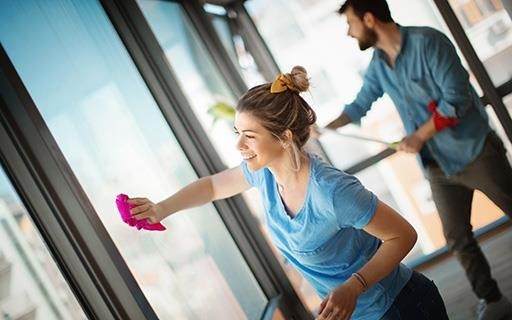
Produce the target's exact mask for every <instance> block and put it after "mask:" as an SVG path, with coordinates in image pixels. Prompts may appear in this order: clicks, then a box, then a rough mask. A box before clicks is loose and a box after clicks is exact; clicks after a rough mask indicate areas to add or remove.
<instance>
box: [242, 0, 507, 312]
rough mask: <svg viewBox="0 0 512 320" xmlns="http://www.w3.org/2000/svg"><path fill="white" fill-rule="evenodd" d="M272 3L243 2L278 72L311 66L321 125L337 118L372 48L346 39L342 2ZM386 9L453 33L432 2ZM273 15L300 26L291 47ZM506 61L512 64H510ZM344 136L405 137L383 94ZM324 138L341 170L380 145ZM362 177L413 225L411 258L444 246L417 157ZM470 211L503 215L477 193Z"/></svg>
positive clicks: (393, 160)
mask: <svg viewBox="0 0 512 320" xmlns="http://www.w3.org/2000/svg"><path fill="white" fill-rule="evenodd" d="M460 2H469V1H462V0H461V1H460ZM482 2H483V1H482ZM494 2H497V1H494ZM273 3H274V2H273V1H272V0H250V1H246V2H244V5H245V6H246V8H247V10H248V12H249V14H250V15H251V17H252V18H253V20H254V22H255V24H256V26H257V27H258V30H259V31H260V33H261V34H262V36H263V38H264V39H265V41H266V43H267V44H268V45H269V49H270V51H271V52H272V54H273V55H274V58H275V59H276V61H277V63H278V64H279V66H280V68H281V70H290V69H291V68H292V66H293V65H296V64H300V65H303V66H305V67H306V69H307V70H308V72H309V74H310V75H311V82H312V86H313V88H312V89H311V97H309V102H310V103H311V104H312V106H313V107H314V108H315V111H316V112H317V115H318V123H319V125H325V124H327V123H328V122H329V121H330V120H332V119H334V118H335V117H337V116H338V115H339V113H340V112H341V111H342V109H343V104H345V103H349V102H351V101H352V100H353V99H354V98H355V96H356V94H357V93H358V91H359V89H360V87H361V85H362V76H363V75H364V73H365V69H366V67H367V66H368V63H369V61H370V58H371V55H372V50H367V51H360V50H359V48H358V46H357V42H356V40H354V39H352V38H350V37H348V36H347V35H346V34H347V25H346V22H345V18H344V17H343V16H341V17H340V16H339V15H338V14H337V13H336V11H337V9H338V8H339V6H340V4H341V3H340V1H337V0H330V1H316V2H312V1H293V0H288V1H287V0H281V1H279V5H278V6H274V5H273ZM388 4H389V6H390V9H391V13H392V16H393V18H394V19H395V21H397V22H398V23H400V24H402V25H427V26H431V27H434V28H436V29H438V30H441V31H443V32H444V33H445V34H447V35H448V36H450V34H449V31H448V30H447V29H446V28H445V26H444V23H443V21H442V19H441V17H440V15H439V13H438V12H437V11H436V8H435V5H434V4H433V2H432V1H423V0H413V1H407V2H404V1H401V0H388ZM411 12H421V15H411V14H410V13H411ZM276 16H287V17H290V18H289V19H290V20H294V21H296V22H297V24H298V25H300V26H302V29H301V30H302V32H303V36H302V37H301V39H300V40H295V41H293V42H287V45H286V46H282V45H279V44H280V43H281V41H284V40H286V39H285V38H286V35H284V34H282V33H279V32H275V30H278V28H287V26H286V23H287V20H285V21H283V20H281V19H275V18H273V17H276ZM288 27H289V28H290V29H293V28H296V24H295V23H291V24H290V25H289V26H288ZM509 60H511V59H509ZM501 64H502V65H503V64H507V66H512V65H511V64H510V63H506V62H502V63H501ZM505 69H506V68H505ZM340 132H346V133H352V134H360V135H365V136H372V137H378V138H380V139H383V140H387V141H397V140H400V139H401V137H402V136H403V135H404V130H403V127H402V124H401V120H400V118H399V116H398V113H397V112H396V110H395V108H394V106H393V103H392V101H391V100H390V99H389V97H387V96H386V95H385V96H384V97H383V98H382V99H380V100H378V101H376V102H375V103H374V105H373V108H372V110H371V111H370V112H369V114H368V115H367V116H366V117H365V118H363V121H362V123H361V127H357V126H354V125H349V126H346V127H344V128H343V129H340ZM320 140H321V142H322V144H323V146H324V148H325V151H326V152H327V154H328V155H329V157H330V159H331V160H332V162H333V163H334V164H335V165H336V166H337V167H339V168H341V169H346V168H348V167H350V166H351V165H353V164H354V163H357V162H359V161H361V160H363V159H365V158H367V157H369V156H371V155H375V154H376V153H377V152H379V151H380V150H382V148H383V147H382V146H380V145H378V144H375V143H366V142H361V141H358V140H354V139H349V138H342V137H340V136H338V135H335V134H329V135H322V137H321V138H320ZM357 176H358V178H359V179H360V180H361V181H362V182H363V184H364V185H365V186H367V187H369V189H371V190H372V191H373V192H375V193H376V194H377V195H378V196H379V198H381V199H382V200H383V201H384V202H387V203H389V204H390V205H392V206H393V207H394V208H396V209H397V211H398V212H400V213H401V214H403V215H404V217H405V218H406V219H407V220H408V221H409V222H411V224H413V225H414V227H415V228H416V230H417V232H418V236H419V238H418V242H417V245H416V246H415V248H414V249H413V251H412V252H411V253H410V254H409V256H408V257H407V258H406V261H411V260H412V259H415V258H418V257H420V256H423V255H425V254H428V253H431V252H433V251H434V250H436V249H438V248H440V247H441V246H443V245H444V244H445V241H444V237H443V234H442V229H441V224H440V221H439V217H438V215H437V211H436V209H435V206H434V203H433V201H432V196H431V192H430V187H429V184H428V181H426V180H425V178H424V176H423V174H422V171H421V169H420V168H419V166H418V163H417V161H416V158H415V156H413V155H408V154H403V153H397V154H395V155H393V156H392V157H389V158H387V159H386V160H383V161H380V162H379V163H378V164H376V165H374V166H372V167H370V168H368V169H366V170H364V171H362V172H359V173H358V174H357ZM473 208H474V212H479V213H480V212H485V214H474V215H473V216H472V217H473V221H472V224H473V226H474V227H475V228H479V227H481V226H484V225H486V224H488V223H489V222H492V221H494V220H495V219H497V218H498V217H500V216H501V215H502V212H501V211H500V210H499V209H497V208H496V207H495V206H494V205H493V204H492V203H491V202H490V201H489V200H488V199H487V198H486V197H484V196H483V195H482V194H480V193H477V194H476V195H475V200H474V204H473ZM290 278H291V279H292V280H293V282H294V284H295V285H296V287H299V288H301V289H300V290H301V291H302V292H303V297H305V300H306V301H307V304H308V305H309V306H310V307H312V308H314V307H316V306H317V305H316V303H317V301H316V300H315V299H314V298H311V295H310V294H309V292H310V291H309V288H308V287H307V285H306V284H304V281H303V280H302V279H300V278H299V277H297V276H296V275H294V274H293V273H290Z"/></svg>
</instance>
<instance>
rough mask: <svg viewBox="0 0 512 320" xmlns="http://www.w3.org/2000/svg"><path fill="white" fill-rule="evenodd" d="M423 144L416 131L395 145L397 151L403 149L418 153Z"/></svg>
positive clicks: (423, 141)
mask: <svg viewBox="0 0 512 320" xmlns="http://www.w3.org/2000/svg"><path fill="white" fill-rule="evenodd" d="M424 144H425V140H423V139H422V138H421V137H420V135H419V134H417V133H416V132H415V133H413V134H411V135H408V136H407V137H405V138H403V139H402V141H400V143H399V144H398V146H397V148H396V149H397V150H398V151H405V152H407V153H418V152H420V150H421V148H423V145H424Z"/></svg>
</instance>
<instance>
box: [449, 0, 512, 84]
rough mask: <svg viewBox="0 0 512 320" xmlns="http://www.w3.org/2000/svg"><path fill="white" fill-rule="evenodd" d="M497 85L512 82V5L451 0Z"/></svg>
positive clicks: (498, 1) (484, 0) (487, 0)
mask: <svg viewBox="0 0 512 320" xmlns="http://www.w3.org/2000/svg"><path fill="white" fill-rule="evenodd" d="M449 2H450V5H451V6H452V8H453V10H454V11H455V14H456V15H457V17H458V18H459V21H460V23H461V24H462V27H463V28H464V30H465V31H466V34H467V36H468V38H469V40H470V41H471V44H472V45H473V46H474V47H475V51H476V53H477V54H478V56H479V57H480V60H482V62H483V64H484V65H485V68H486V69H487V72H488V73H489V76H490V77H491V79H492V81H493V82H494V85H496V86H499V85H500V84H503V83H505V82H506V81H508V80H510V79H512V64H511V63H510V61H512V20H511V17H512V2H511V1H509V0H505V1H503V0H450V1H449Z"/></svg>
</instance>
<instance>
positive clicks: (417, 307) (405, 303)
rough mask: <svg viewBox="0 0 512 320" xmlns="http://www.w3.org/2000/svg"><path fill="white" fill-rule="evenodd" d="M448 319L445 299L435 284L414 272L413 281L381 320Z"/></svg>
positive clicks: (410, 281) (397, 297) (401, 292)
mask: <svg viewBox="0 0 512 320" xmlns="http://www.w3.org/2000/svg"><path fill="white" fill-rule="evenodd" d="M402 319H404V320H409V319H414V320H427V319H430V320H444V319H446V320H447V319H448V315H447V313H446V308H445V306H444V302H443V299H442V298H441V295H440V294H439V290H437V287H436V285H435V284H434V282H433V281H432V280H430V279H428V278H427V277H425V276H424V275H422V274H421V273H418V272H416V271H413V274H412V277H411V279H410V280H409V281H408V282H407V283H406V284H405V287H404V288H403V289H402V291H400V293H399V294H398V296H396V298H395V302H393V305H391V307H390V308H389V310H388V311H387V312H386V314H385V315H384V316H383V317H382V318H381V320H402Z"/></svg>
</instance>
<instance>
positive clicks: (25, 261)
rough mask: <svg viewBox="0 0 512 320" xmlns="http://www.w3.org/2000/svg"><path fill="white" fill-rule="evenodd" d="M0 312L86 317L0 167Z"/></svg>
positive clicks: (31, 318)
mask: <svg viewBox="0 0 512 320" xmlns="http://www.w3.org/2000/svg"><path fill="white" fill-rule="evenodd" d="M0 314H1V316H2V319H25V320H53V319H59V320H60V319H62V320H64V319H70V320H71V319H73V320H79V319H86V317H85V314H84V313H83V312H82V309H81V308H80V305H79V304H78V302H77V300H76V299H75V297H74V296H73V293H72V292H71V290H70V288H69V287H68V284H67V283H66V282H65V281H64V278H63V277H62V275H61V273H60V271H59V269H58V268H57V265H56V264H55V262H54V260H53V259H52V257H51V256H50V254H49V252H48V249H47V247H46V246H45V243H44V242H43V240H42V239H41V236H40V234H39V233H38V231H37V229H36V228H35V227H34V224H33V223H32V220H31V219H30V216H29V215H28V213H27V210H26V209H25V206H24V205H23V203H22V202H21V200H20V198H19V197H18V194H17V193H16V191H15V190H14V188H13V186H12V184H11V183H10V181H9V179H8V178H7V176H6V174H5V172H4V170H3V169H2V168H0Z"/></svg>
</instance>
